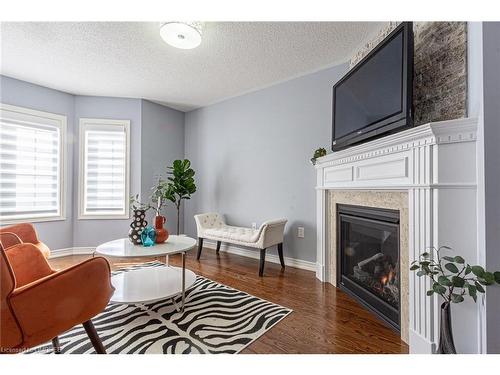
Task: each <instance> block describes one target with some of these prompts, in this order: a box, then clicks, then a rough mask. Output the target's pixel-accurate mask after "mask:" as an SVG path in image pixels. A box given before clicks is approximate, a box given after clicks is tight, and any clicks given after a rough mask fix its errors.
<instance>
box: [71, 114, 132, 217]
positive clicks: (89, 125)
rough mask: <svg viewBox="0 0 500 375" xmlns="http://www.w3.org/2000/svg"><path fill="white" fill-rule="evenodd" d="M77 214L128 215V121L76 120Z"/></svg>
mask: <svg viewBox="0 0 500 375" xmlns="http://www.w3.org/2000/svg"><path fill="white" fill-rule="evenodd" d="M80 150H81V153H80V158H81V160H80V166H81V172H82V174H81V176H82V179H81V180H80V181H82V182H83V184H81V186H80V189H81V190H80V192H81V194H80V203H81V205H80V217H81V218H85V217H89V218H90V217H92V218H95V217H100V218H124V217H128V180H129V177H128V174H129V121H125V120H123V121H122V120H98V119H81V120H80Z"/></svg>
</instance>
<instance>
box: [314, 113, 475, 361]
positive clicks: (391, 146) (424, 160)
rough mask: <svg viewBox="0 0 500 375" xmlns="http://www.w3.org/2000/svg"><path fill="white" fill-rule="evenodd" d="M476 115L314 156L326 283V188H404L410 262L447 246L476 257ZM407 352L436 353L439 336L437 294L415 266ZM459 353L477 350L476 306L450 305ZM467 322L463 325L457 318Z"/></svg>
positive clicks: (320, 270)
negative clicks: (434, 294)
mask: <svg viewBox="0 0 500 375" xmlns="http://www.w3.org/2000/svg"><path fill="white" fill-rule="evenodd" d="M476 128H477V120H476V119H469V118H465V119H458V120H451V121H442V122H435V123H429V124H425V125H421V126H418V127H414V128H411V129H408V130H405V131H402V132H400V133H396V134H392V135H388V136H386V137H383V138H380V139H376V140H373V141H370V142H367V143H364V144H361V145H357V146H353V147H351V148H348V149H346V150H342V151H339V152H334V153H331V154H329V155H327V156H325V157H322V158H320V159H318V160H317V163H316V166H315V168H316V171H317V181H316V189H317V192H316V197H317V205H316V206H317V271H316V277H317V278H318V279H319V280H321V281H324V282H326V281H327V280H329V278H328V275H327V272H328V267H327V264H326V261H325V259H327V252H328V241H327V238H328V237H327V236H328V235H329V233H328V229H329V228H328V227H327V222H328V220H327V216H326V215H327V214H328V212H329V210H328V208H327V207H326V206H327V201H328V199H327V191H328V190H398V191H401V190H406V191H407V192H408V200H409V202H408V203H409V204H408V208H409V209H408V212H409V231H410V233H409V257H410V259H409V263H411V262H412V261H413V260H415V259H417V258H418V255H419V254H420V253H422V252H423V251H424V250H425V249H427V248H429V247H431V246H434V247H439V245H448V246H451V247H453V248H454V249H456V251H457V253H460V254H461V255H463V256H464V257H465V258H466V259H467V260H469V261H470V262H471V263H474V262H475V261H476V257H477V241H476V235H477V234H476V231H475V228H476V218H477V217H476V210H477V207H476V206H477V203H476V152H475V147H476V144H475V142H476ZM409 286H410V298H409V303H410V306H409V311H410V352H411V353H432V352H434V351H435V350H436V347H437V343H438V340H439V300H438V299H437V297H431V298H429V297H427V295H426V291H427V290H429V289H430V287H431V286H430V282H429V281H428V280H426V279H424V278H418V277H417V276H416V274H415V273H413V272H411V273H410V280H409ZM453 318H454V321H453V322H454V325H456V326H457V329H455V332H454V334H455V341H456V346H457V349H458V350H459V352H462V353H476V352H478V351H479V348H477V342H478V340H477V339H478V336H479V335H481V332H480V331H481V330H480V329H478V326H479V325H480V324H475V323H476V322H479V316H478V313H477V309H476V308H475V306H474V305H471V304H468V303H463V304H461V305H460V306H458V305H457V306H454V307H453ZM463 321H468V322H470V324H467V325H466V326H464V325H463V324H461V323H460V322H463Z"/></svg>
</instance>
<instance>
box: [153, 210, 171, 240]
mask: <svg viewBox="0 0 500 375" xmlns="http://www.w3.org/2000/svg"><path fill="white" fill-rule="evenodd" d="M166 222H167V218H166V217H165V216H161V215H158V216H156V217H155V232H156V241H155V242H156V243H162V242H165V241H166V240H167V239H168V231H167V230H166V229H165V228H163V224H165V223H166Z"/></svg>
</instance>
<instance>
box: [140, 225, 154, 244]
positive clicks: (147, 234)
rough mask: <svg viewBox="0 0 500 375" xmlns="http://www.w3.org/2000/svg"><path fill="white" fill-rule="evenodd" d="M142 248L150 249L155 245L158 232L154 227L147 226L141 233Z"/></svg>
mask: <svg viewBox="0 0 500 375" xmlns="http://www.w3.org/2000/svg"><path fill="white" fill-rule="evenodd" d="M141 240H142V246H144V247H150V246H154V245H155V241H156V231H155V229H154V228H153V227H151V226H147V227H146V228H145V229H144V230H143V231H142V233H141Z"/></svg>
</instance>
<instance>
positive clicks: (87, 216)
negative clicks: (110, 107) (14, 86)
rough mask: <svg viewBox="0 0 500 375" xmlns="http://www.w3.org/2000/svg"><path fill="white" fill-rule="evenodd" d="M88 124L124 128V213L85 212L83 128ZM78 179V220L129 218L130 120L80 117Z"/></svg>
mask: <svg viewBox="0 0 500 375" xmlns="http://www.w3.org/2000/svg"><path fill="white" fill-rule="evenodd" d="M89 125H92V126H95V125H103V126H109V125H118V126H123V127H124V128H125V137H126V142H125V144H126V151H125V152H126V155H125V164H126V165H125V213H124V214H109V213H106V214H96V213H85V207H84V205H85V195H84V194H85V192H86V190H87V189H86V179H85V174H86V171H85V151H86V150H85V128H86V127H87V126H89ZM79 137H80V138H79V181H78V219H79V220H96V219H102V220H116V219H129V218H130V207H129V196H130V120H111V119H95V118H80V132H79Z"/></svg>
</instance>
